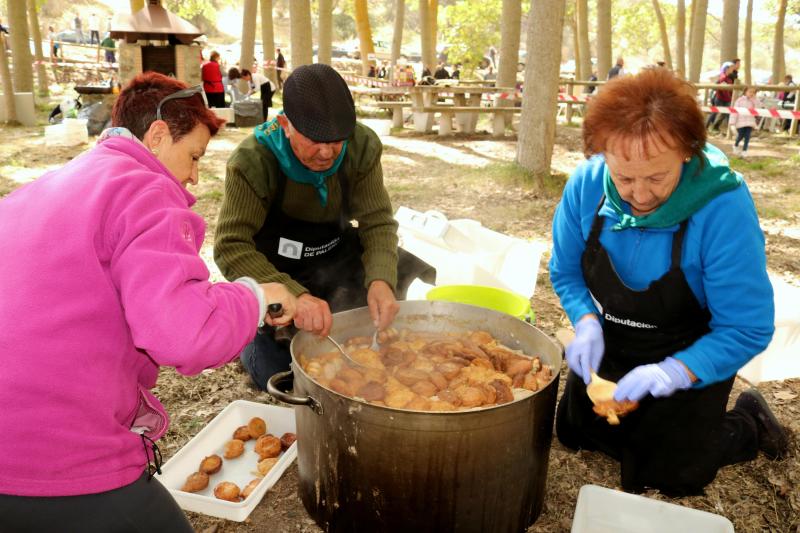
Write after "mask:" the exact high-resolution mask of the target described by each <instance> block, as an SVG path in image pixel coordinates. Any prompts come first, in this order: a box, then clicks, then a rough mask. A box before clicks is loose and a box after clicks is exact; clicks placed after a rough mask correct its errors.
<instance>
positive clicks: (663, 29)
mask: <svg viewBox="0 0 800 533" xmlns="http://www.w3.org/2000/svg"><path fill="white" fill-rule="evenodd" d="M653 10H654V11H655V12H656V20H658V30H659V32H660V33H661V47H662V48H663V49H664V64H665V66H666V67H667V68H668V69H670V70H672V53H671V52H670V51H669V34H667V23H666V22H665V21H664V14H663V13H662V12H661V6H659V5H658V0H653Z"/></svg>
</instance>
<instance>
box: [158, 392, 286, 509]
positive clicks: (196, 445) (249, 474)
mask: <svg viewBox="0 0 800 533" xmlns="http://www.w3.org/2000/svg"><path fill="white" fill-rule="evenodd" d="M254 416H258V417H261V418H263V419H264V421H265V422H266V423H267V433H271V434H273V435H275V436H276V437H280V436H281V435H283V434H284V433H287V432H289V433H296V426H295V420H294V410H293V409H290V408H286V407H278V406H276V405H267V404H262V403H256V402H249V401H246V400H236V401H233V402H231V403H230V404H229V405H228V406H227V407H226V408H225V409H223V410H222V412H221V413H220V414H218V415H217V416H215V417H214V419H213V420H212V421H211V422H209V424H208V425H207V426H206V427H204V428H203V429H202V430H201V431H200V433H198V434H197V435H195V437H194V438H193V439H192V440H190V441H189V442H188V443H186V445H185V446H184V447H183V448H181V449H180V450H179V451H178V452H177V453H176V454H175V455H174V456H172V458H170V460H169V461H167V462H166V463H165V464H164V465H163V466H162V467H161V472H162V474H161V475H160V476H158V478H159V480H160V481H161V483H163V484H164V486H165V487H167V489H169V492H170V493H171V494H172V496H173V497H174V498H175V500H176V501H177V502H178V505H180V507H181V509H184V510H186V511H193V512H195V513H203V514H207V515H210V516H216V517H218V518H227V519H228V520H234V521H236V522H241V521H243V520H244V519H246V518H247V517H248V516H249V515H250V513H251V512H252V511H253V509H255V508H256V505H258V503H259V502H260V501H261V499H262V498H263V497H264V495H265V494H266V493H267V491H268V490H269V489H270V488H272V486H273V485H275V483H276V482H277V481H278V479H280V477H281V475H282V474H283V472H284V471H285V470H286V469H287V468H288V467H289V465H291V464H292V461H294V459H295V457H297V443H295V444H292V446H291V447H290V448H289V449H288V450H286V451H285V452H283V454H282V455H281V456H280V460H278V463H277V464H276V465H275V466H274V467H272V469H271V470H270V471H269V472H268V473H267V475H266V476H265V477H264V478H263V479H262V480H261V482H260V483H259V484H258V486H257V487H256V489H255V490H254V491H253V493H252V494H250V496H249V497H248V498H246V499H245V500H244V501H241V502H238V503H234V502H229V501H225V500H220V499H217V498H215V497H214V487H215V486H216V485H217V484H218V483H221V482H222V481H230V482H233V483H236V484H237V485H238V486H239V488H240V489H244V487H245V486H246V485H247V484H248V483H249V482H250V480H252V479H254V478H257V477H258V476H257V475H256V474H253V472H257V470H256V465H257V464H258V460H259V457H258V455H257V454H256V453H255V452H254V451H253V449H254V447H255V439H251V440H249V441H247V442H245V450H244V453H243V454H242V455H240V456H239V457H237V458H235V459H224V458H223V460H222V468H221V469H220V471H219V472H217V473H216V474H212V475H211V476H209V477H210V478H211V479H210V481H209V483H208V487H207V488H205V489H204V490H202V491H200V492H195V493H191V492H184V491H182V490H180V489H181V487H182V486H183V484H184V482H185V481H186V478H187V477H188V476H189V475H190V474H191V473H193V472H196V471H197V469H198V467H199V465H200V462H201V461H202V460H203V459H204V458H205V457H207V456H209V455H213V454H217V455H219V456H220V457H223V447H224V445H225V443H226V442H228V441H229V440H231V439H232V438H233V437H232V436H233V432H234V431H235V430H236V428H238V427H239V426H244V425H247V422H248V421H249V420H250V419H251V418H253V417H254Z"/></svg>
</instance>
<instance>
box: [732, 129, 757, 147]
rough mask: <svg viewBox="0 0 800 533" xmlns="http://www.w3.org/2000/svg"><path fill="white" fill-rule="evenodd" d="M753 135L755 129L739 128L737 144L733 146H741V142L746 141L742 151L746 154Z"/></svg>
mask: <svg viewBox="0 0 800 533" xmlns="http://www.w3.org/2000/svg"><path fill="white" fill-rule="evenodd" d="M752 133H753V128H752V127H751V126H746V127H744V128H739V129H738V130H736V142H735V143H734V144H733V145H734V146H739V141H741V140H742V139H744V146H743V147H742V150H744V151H745V152H746V151H747V147H748V146H749V145H750V135H751V134H752Z"/></svg>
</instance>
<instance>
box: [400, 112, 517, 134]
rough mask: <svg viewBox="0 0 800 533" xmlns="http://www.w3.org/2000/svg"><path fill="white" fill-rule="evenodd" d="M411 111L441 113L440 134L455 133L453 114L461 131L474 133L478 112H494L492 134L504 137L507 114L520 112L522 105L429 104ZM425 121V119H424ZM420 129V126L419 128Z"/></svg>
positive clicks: (426, 114) (426, 113)
mask: <svg viewBox="0 0 800 533" xmlns="http://www.w3.org/2000/svg"><path fill="white" fill-rule="evenodd" d="M411 111H413V112H414V113H415V114H421V116H423V117H424V116H430V115H433V114H435V113H439V135H451V134H452V133H453V116H456V117H457V118H458V119H459V121H458V122H459V125H460V126H461V128H460V129H461V131H462V132H464V133H473V132H474V131H475V127H474V124H475V123H476V120H475V119H476V118H477V115H478V113H491V114H492V135H493V136H494V137H502V136H503V135H504V134H505V129H506V116H507V115H508V114H510V113H511V114H513V113H520V112H521V111H522V108H521V107H483V106H459V105H429V106H423V107H412V108H411ZM423 121H424V119H423ZM418 129H419V128H418Z"/></svg>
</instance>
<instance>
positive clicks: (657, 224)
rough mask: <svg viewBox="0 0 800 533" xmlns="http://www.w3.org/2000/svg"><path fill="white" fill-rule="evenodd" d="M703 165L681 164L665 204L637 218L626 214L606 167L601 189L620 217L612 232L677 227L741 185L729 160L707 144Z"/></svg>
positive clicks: (695, 159) (696, 159) (696, 160)
mask: <svg viewBox="0 0 800 533" xmlns="http://www.w3.org/2000/svg"><path fill="white" fill-rule="evenodd" d="M703 158H704V159H705V165H704V166H703V167H702V168H701V166H700V158H699V157H697V156H694V157H692V159H691V160H690V161H689V162H688V163H685V164H684V165H683V170H682V171H681V178H680V182H679V183H678V186H677V187H676V188H675V190H674V191H672V194H671V195H670V196H669V198H667V201H666V202H664V203H663V204H661V206H660V207H659V208H658V209H656V210H655V211H654V212H652V213H650V214H648V215H644V216H641V217H637V216H635V215H631V214H628V213H626V212H625V210H624V209H623V200H622V198H620V196H619V192H618V191H617V187H616V186H615V185H614V182H613V181H611V175H610V174H609V172H608V164H606V166H605V169H604V171H603V172H604V175H603V190H604V191H605V193H606V198H607V199H608V202H609V203H610V204H611V207H612V208H613V209H614V211H615V212H616V213H617V215H618V216H619V222H618V223H617V224H615V225H614V226H613V227H612V228H611V229H613V230H615V231H619V230H623V229H626V228H668V227H670V226H674V225H675V224H679V223H681V222H683V221H684V220H686V219H687V218H689V217H690V216H692V215H693V214H695V213H696V212H697V211H699V210H700V209H702V208H703V207H704V206H705V205H706V204H707V203H708V202H710V201H711V200H713V199H714V198H716V197H717V196H719V195H720V194H722V193H724V192H726V191H730V190H732V189H735V188H736V187H738V186H739V185H740V184H741V183H742V176H741V175H740V174H739V173H738V172H735V171H733V170H731V168H730V166H729V165H728V157H727V156H726V155H725V154H724V153H722V151H720V150H719V148H717V147H716V146H713V145H710V144H706V145H705V147H704V148H703Z"/></svg>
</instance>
